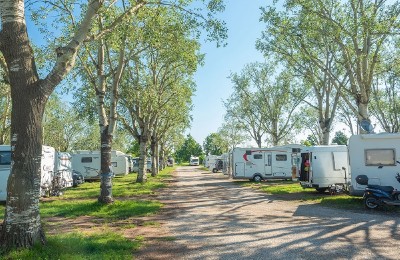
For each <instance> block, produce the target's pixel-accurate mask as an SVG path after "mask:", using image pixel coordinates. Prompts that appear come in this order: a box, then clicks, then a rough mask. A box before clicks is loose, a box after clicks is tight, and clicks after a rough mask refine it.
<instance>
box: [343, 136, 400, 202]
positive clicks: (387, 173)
mask: <svg viewBox="0 0 400 260" xmlns="http://www.w3.org/2000/svg"><path fill="white" fill-rule="evenodd" d="M348 143H349V157H350V175H351V185H350V186H349V191H350V194H351V195H355V196H361V195H363V193H364V190H365V188H366V187H367V186H366V185H361V184H358V183H357V182H356V178H357V176H359V175H366V176H367V177H368V184H369V185H381V186H392V187H394V188H395V189H397V190H400V183H399V182H397V181H396V174H397V173H398V172H400V166H399V165H398V164H399V163H400V134H399V133H396V134H391V133H380V134H363V135H353V136H351V137H350V139H349V142H348Z"/></svg>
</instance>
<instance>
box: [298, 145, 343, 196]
mask: <svg viewBox="0 0 400 260" xmlns="http://www.w3.org/2000/svg"><path fill="white" fill-rule="evenodd" d="M348 169H349V163H348V152H347V146H345V145H326V146H312V147H306V148H304V149H302V151H301V166H300V185H301V186H302V187H303V188H315V189H316V190H317V191H319V192H325V191H326V190H327V189H333V188H337V187H342V189H343V188H344V187H347V185H348V182H349V181H350V179H349V176H348Z"/></svg>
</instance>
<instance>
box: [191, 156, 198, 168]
mask: <svg viewBox="0 0 400 260" xmlns="http://www.w3.org/2000/svg"><path fill="white" fill-rule="evenodd" d="M189 165H190V166H199V165H200V159H199V157H197V156H193V155H192V156H190V160H189Z"/></svg>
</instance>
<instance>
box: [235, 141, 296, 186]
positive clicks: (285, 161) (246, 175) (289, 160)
mask: <svg viewBox="0 0 400 260" xmlns="http://www.w3.org/2000/svg"><path fill="white" fill-rule="evenodd" d="M301 147H303V146H302V145H287V146H278V147H272V148H234V149H233V150H232V157H231V163H230V165H231V171H232V178H233V179H250V180H253V181H256V182H259V181H261V180H267V179H291V178H292V169H293V167H295V166H296V167H297V164H298V162H299V160H298V156H300V154H299V152H300V148H301Z"/></svg>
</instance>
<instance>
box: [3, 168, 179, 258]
mask: <svg viewBox="0 0 400 260" xmlns="http://www.w3.org/2000/svg"><path fill="white" fill-rule="evenodd" d="M174 169H175V168H171V167H168V168H166V169H164V170H163V171H162V172H160V174H159V175H158V176H156V177H151V176H150V174H148V181H147V182H146V183H144V184H140V183H136V176H137V174H129V175H127V176H124V177H117V178H114V179H113V190H112V192H113V197H114V199H115V202H114V203H113V204H110V205H103V204H100V203H98V202H97V198H98V196H99V194H100V188H99V187H100V183H99V182H91V183H89V182H86V183H83V184H82V185H80V186H79V187H77V188H70V189H67V190H66V191H65V193H64V195H63V196H60V197H51V198H47V199H43V200H42V201H41V202H40V213H41V217H42V221H43V226H44V227H45V230H48V231H49V230H51V229H52V228H54V225H57V223H47V220H48V219H50V218H54V217H57V218H65V220H67V219H69V220H72V221H73V219H76V218H78V217H81V216H88V217H94V218H95V219H96V223H97V224H99V225H100V228H98V230H94V231H91V232H86V231H85V230H79V228H74V229H73V231H71V232H66V233H62V234H52V232H46V234H47V240H48V243H47V244H46V246H41V245H37V246H35V247H34V248H33V249H31V250H19V251H12V252H8V253H6V254H3V255H0V258H2V259H74V260H75V259H132V256H133V252H134V251H135V250H137V249H138V248H139V247H140V246H141V245H142V244H143V237H140V236H138V237H135V238H134V239H127V238H124V237H123V235H122V232H116V231H115V230H111V229H110V228H109V227H108V223H110V222H115V221H122V222H121V224H120V225H119V227H120V228H122V229H127V228H135V224H134V223H130V222H129V218H132V217H140V216H146V215H151V214H155V213H157V212H158V211H159V210H160V209H161V207H162V206H163V205H162V204H161V203H160V202H158V201H156V200H154V199H153V195H154V194H156V192H157V189H159V188H162V187H165V186H166V184H165V179H166V178H170V177H171V173H172V171H173V170H174ZM0 218H1V219H3V218H4V205H0ZM124 220H128V221H125V222H124ZM144 225H149V226H154V227H157V223H153V222H149V223H148V224H146V223H144ZM53 233H54V232H53Z"/></svg>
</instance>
